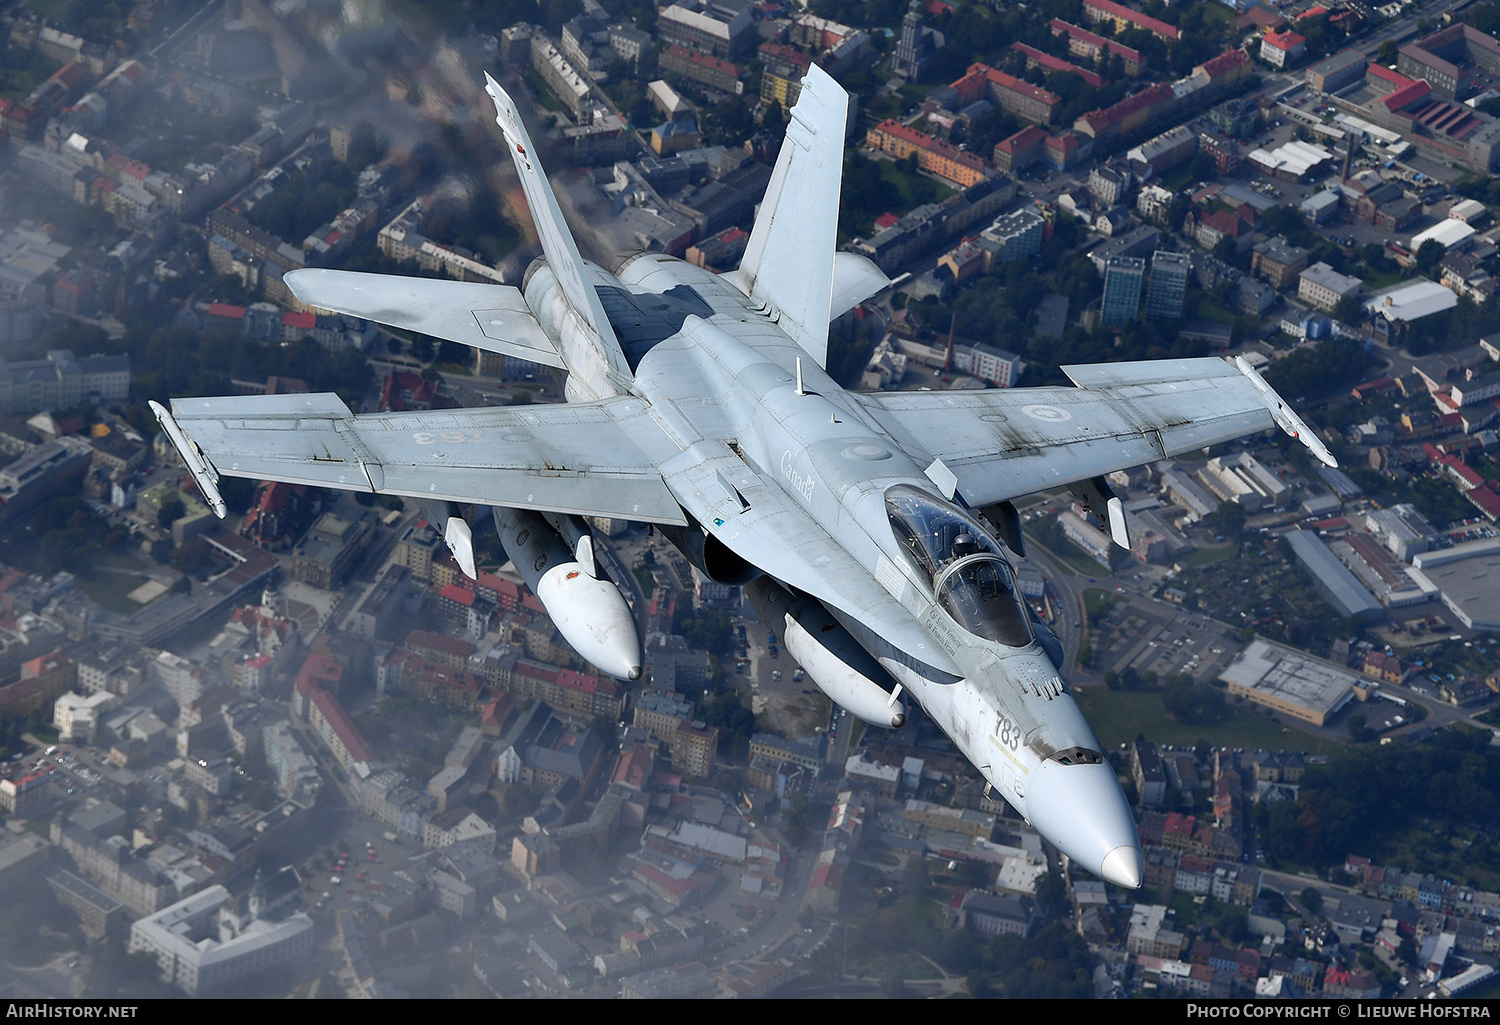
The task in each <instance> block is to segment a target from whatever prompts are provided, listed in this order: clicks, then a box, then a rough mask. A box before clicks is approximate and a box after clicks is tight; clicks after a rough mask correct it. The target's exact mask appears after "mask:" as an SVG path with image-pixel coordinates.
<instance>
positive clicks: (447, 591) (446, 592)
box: [438, 584, 474, 606]
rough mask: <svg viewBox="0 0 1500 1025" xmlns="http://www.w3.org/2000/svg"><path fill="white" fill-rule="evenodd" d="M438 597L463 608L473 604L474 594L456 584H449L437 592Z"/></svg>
mask: <svg viewBox="0 0 1500 1025" xmlns="http://www.w3.org/2000/svg"><path fill="white" fill-rule="evenodd" d="M438 597H440V598H447V599H448V600H449V601H454V602H458V604H460V605H464V606H469V605H473V604H474V592H473V591H471V590H469V589H468V588H467V587H462V586H460V585H458V584H449V585H448V586H447V587H445V588H443V589H442V590H441V591H439V592H438Z"/></svg>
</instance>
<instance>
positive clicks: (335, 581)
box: [291, 513, 375, 591]
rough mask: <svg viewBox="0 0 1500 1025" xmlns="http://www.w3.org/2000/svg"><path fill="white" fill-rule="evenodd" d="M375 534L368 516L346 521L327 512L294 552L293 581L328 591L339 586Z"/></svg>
mask: <svg viewBox="0 0 1500 1025" xmlns="http://www.w3.org/2000/svg"><path fill="white" fill-rule="evenodd" d="M374 533H375V528H374V525H373V523H372V522H371V520H370V519H369V518H368V517H362V518H361V519H358V520H346V519H344V518H343V517H342V516H338V515H335V514H334V513H324V514H323V516H322V517H321V518H319V520H318V522H317V523H315V524H313V528H312V529H311V530H310V531H308V532H307V536H306V537H304V538H303V539H302V541H301V543H300V544H298V545H297V547H296V548H294V549H292V567H291V569H292V579H294V580H296V581H298V582H299V583H303V584H310V585H311V586H313V587H318V588H322V589H323V590H325V591H328V590H332V589H334V588H335V587H338V586H339V585H340V584H341V583H343V580H344V577H345V575H346V574H348V572H349V570H350V569H351V568H352V566H353V564H354V561H355V559H356V558H358V557H359V555H360V554H361V553H362V552H363V551H364V549H365V546H366V545H367V544H368V543H369V542H370V540H371V538H372V537H373V536H374Z"/></svg>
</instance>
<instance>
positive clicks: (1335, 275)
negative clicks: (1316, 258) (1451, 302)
mask: <svg viewBox="0 0 1500 1025" xmlns="http://www.w3.org/2000/svg"><path fill="white" fill-rule="evenodd" d="M1297 282H1298V283H1297V297H1298V298H1300V299H1302V300H1303V301H1304V302H1306V303H1309V304H1311V305H1313V306H1316V307H1317V308H1318V309H1320V310H1323V311H1324V312H1326V313H1332V312H1333V310H1334V307H1336V306H1337V305H1338V304H1339V300H1340V299H1342V298H1344V296H1346V295H1353V296H1357V295H1359V293H1360V290H1361V289H1363V288H1364V282H1363V281H1361V280H1360V279H1359V278H1354V277H1350V276H1349V275H1347V274H1340V273H1339V272H1338V271H1336V270H1334V269H1333V268H1332V267H1330V266H1328V264H1326V263H1321V262H1320V263H1315V264H1313V265H1312V266H1311V267H1309V268H1307V269H1306V270H1305V271H1303V272H1302V273H1301V274H1299V275H1298V277H1297ZM1438 287H1440V288H1441V287H1442V286H1441V285H1440V286H1438ZM1445 291H1446V289H1445ZM1450 294H1451V293H1450Z"/></svg>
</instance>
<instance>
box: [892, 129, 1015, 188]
mask: <svg viewBox="0 0 1500 1025" xmlns="http://www.w3.org/2000/svg"><path fill="white" fill-rule="evenodd" d="M865 145H867V146H869V147H870V148H871V149H876V150H880V151H881V152H882V153H889V154H891V155H892V156H894V157H896V158H897V159H898V160H899V159H902V158H904V157H907V156H909V155H911V154H913V153H915V154H916V155H917V167H919V168H920V169H921V170H923V171H926V172H928V173H929V174H934V175H937V176H938V177H939V178H944V179H946V180H948V181H951V182H953V183H954V184H955V185H958V186H960V187H968V186H970V185H973V184H975V183H976V182H979V181H982V180H984V177H985V167H984V158H983V157H981V156H980V155H979V154H977V153H970V152H968V151H967V150H961V149H959V148H958V147H957V146H955V145H953V144H952V143H951V142H945V141H944V140H942V139H937V138H934V137H933V136H931V135H928V134H927V133H926V132H919V131H917V130H916V129H915V128H908V127H907V126H906V125H903V124H902V123H901V122H899V121H896V120H894V119H890V118H888V119H886V120H885V121H882V122H880V124H878V125H876V126H875V127H874V128H871V129H870V130H869V131H868V132H866V133H865Z"/></svg>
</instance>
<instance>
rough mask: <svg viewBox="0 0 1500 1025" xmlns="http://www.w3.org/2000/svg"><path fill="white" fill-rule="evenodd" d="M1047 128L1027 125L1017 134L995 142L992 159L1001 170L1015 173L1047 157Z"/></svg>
mask: <svg viewBox="0 0 1500 1025" xmlns="http://www.w3.org/2000/svg"><path fill="white" fill-rule="evenodd" d="M1046 143H1047V130H1046V129H1045V128H1043V127H1042V126H1041V125H1027V126H1026V127H1025V128H1023V129H1021V130H1020V131H1019V132H1017V133H1016V134H1015V135H1012V136H1010V137H1008V138H1005V139H1001V140H1000V141H999V142H997V143H995V151H994V155H993V156H992V157H991V159H992V160H993V161H994V164H995V166H996V167H997V168H999V169H1000V170H1001V171H1003V172H1005V173H1006V174H1015V173H1016V172H1018V171H1024V170H1026V168H1028V167H1030V166H1031V165H1032V164H1035V163H1038V162H1039V161H1041V160H1043V159H1045V156H1046Z"/></svg>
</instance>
